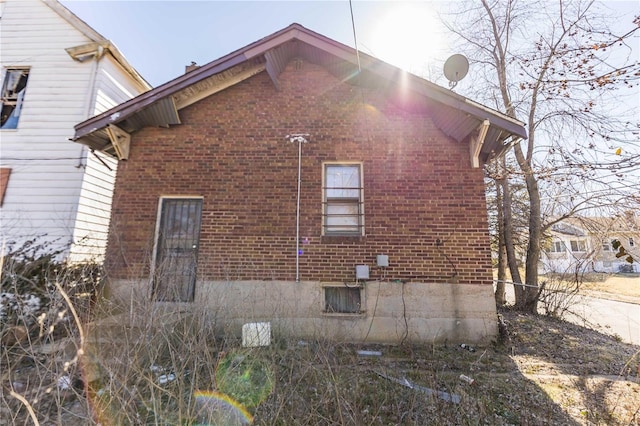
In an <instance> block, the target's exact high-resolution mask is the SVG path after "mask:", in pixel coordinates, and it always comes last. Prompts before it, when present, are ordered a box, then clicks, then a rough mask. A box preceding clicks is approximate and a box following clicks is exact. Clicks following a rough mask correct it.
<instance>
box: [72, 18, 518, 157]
mask: <svg viewBox="0 0 640 426" xmlns="http://www.w3.org/2000/svg"><path fill="white" fill-rule="evenodd" d="M292 41H297V42H301V43H302V44H303V45H305V46H311V47H312V48H316V49H319V50H317V51H320V52H323V53H326V54H328V55H330V56H331V57H334V58H338V59H339V60H340V61H344V62H345V63H348V64H350V65H349V70H348V71H350V70H351V69H353V70H355V72H353V73H351V74H350V75H351V76H353V75H357V76H358V78H350V79H345V81H349V82H350V83H351V84H358V82H362V81H365V80H364V79H362V78H360V77H362V76H363V74H364V73H367V75H370V76H371V75H373V76H375V77H376V78H382V79H384V80H387V81H403V82H404V83H403V84H406V85H407V87H408V88H409V89H410V90H411V91H412V92H415V93H417V94H420V95H422V96H424V97H425V98H427V99H428V100H429V102H430V103H432V104H437V105H438V108H435V109H434V110H442V111H444V113H442V114H440V115H438V114H436V115H435V117H434V122H435V124H436V126H438V127H439V128H440V129H441V130H442V131H443V132H444V133H445V134H447V135H448V136H449V137H452V138H454V139H455V140H457V141H458V142H469V143H471V140H472V139H473V138H475V137H476V136H477V134H478V132H479V131H480V130H479V129H482V128H483V125H484V124H485V123H486V122H487V121H488V122H489V124H488V126H486V128H485V129H484V132H485V134H484V135H483V138H482V143H481V144H480V146H479V147H476V149H478V158H479V159H480V160H481V161H482V162H485V161H487V160H488V159H489V158H491V157H494V156H498V155H502V153H503V152H504V151H505V150H506V149H507V148H508V147H509V144H508V143H506V141H507V140H511V141H513V140H514V139H526V138H527V135H526V131H525V128H524V123H522V122H520V121H518V120H516V119H513V118H511V117H508V116H507V115H504V114H502V113H499V112H497V111H494V110H491V109H489V108H487V107H484V106H483V105H481V104H478V103H476V102H473V101H471V100H469V99H467V98H465V97H463V96H461V95H458V94H456V93H454V92H452V91H450V90H448V89H445V88H443V87H441V86H438V85H436V84H434V83H431V82H429V81H426V80H424V79H422V78H420V77H417V76H414V75H411V74H408V73H405V72H404V71H402V70H400V69H399V68H397V67H394V66H392V65H390V64H387V63H385V62H382V61H380V60H377V59H375V58H373V57H371V56H369V55H366V54H363V53H360V54H359V58H358V56H356V52H355V50H354V49H352V48H350V47H347V46H345V45H343V44H341V43H338V42H336V41H334V40H331V39H329V38H327V37H324V36H322V35H320V34H317V33H315V32H313V31H311V30H308V29H306V28H304V27H302V26H300V25H299V24H292V25H290V26H289V27H287V28H285V29H283V30H281V31H279V32H276V33H274V34H272V35H271V36H268V37H265V38H263V39H261V40H258V41H256V42H254V43H252V44H250V45H248V46H246V47H244V48H242V49H239V50H237V51H235V52H232V53H230V54H228V55H226V56H224V57H222V58H220V59H218V60H215V61H213V62H210V63H209V64H207V65H204V66H202V67H200V68H198V69H196V70H194V71H191V72H188V73H186V74H184V75H182V76H179V77H177V78H176V79H174V80H171V81H169V82H167V83H165V84H163V85H161V86H158V87H157V88H155V89H153V90H151V91H149V92H146V93H143V94H142V95H139V96H137V97H136V98H133V99H131V100H129V101H127V102H124V103H123V104H120V105H118V106H116V107H114V108H112V109H110V110H108V111H106V112H104V113H102V114H100V115H97V116H95V117H93V118H90V119H88V120H85V121H84V122H82V123H79V124H78V125H76V126H75V129H76V132H75V136H74V138H73V140H75V141H76V142H79V143H83V144H85V145H87V146H89V147H92V149H95V148H98V149H100V148H99V147H100V146H102V147H103V148H102V150H103V151H105V152H107V153H114V150H113V147H112V146H110V144H109V142H108V140H107V139H106V137H107V133H106V132H104V131H103V129H105V128H107V127H108V126H109V125H118V126H120V125H123V126H122V127H123V129H124V130H125V131H129V132H133V131H136V130H138V129H140V128H141V127H144V126H148V125H156V126H164V127H168V126H170V125H173V124H179V123H180V117H179V114H178V110H179V109H181V108H183V107H184V106H187V105H189V104H190V103H192V102H191V101H188V102H184V101H183V100H182V101H181V100H180V98H181V97H182V98H184V96H182V95H184V93H186V92H189V91H190V89H189V88H190V87H191V86H194V85H198V84H200V85H201V86H202V85H203V81H206V80H207V79H211V78H213V77H214V76H216V75H218V74H220V73H224V72H228V71H229V70H231V69H233V68H234V67H235V68H238V69H239V68H240V67H242V66H243V64H246V63H249V64H250V66H249V67H246V66H245V68H248V69H249V70H253V71H246V72H245V73H244V74H243V75H247V76H249V75H253V74H255V73H257V72H261V71H263V70H266V71H267V73H268V74H269V76H270V77H271V79H272V80H273V82H274V85H275V87H276V89H278V87H279V86H278V84H279V83H278V81H277V78H278V75H279V74H280V72H282V70H283V68H284V65H285V64H286V62H287V60H288V59H290V57H288V56H285V57H284V58H279V59H278V55H279V54H280V53H281V52H278V50H277V49H279V48H280V47H281V46H283V45H284V44H285V43H289V42H292ZM290 55H291V54H290ZM358 59H359V60H358ZM358 65H359V66H360V68H361V69H362V70H363V71H362V72H360V71H359V70H358ZM399 74H406V75H403V76H400V75H399ZM400 77H402V78H400ZM231 80H233V79H231ZM225 87H228V86H225ZM214 92H215V91H213V90H211V91H210V92H209V93H214ZM207 96H208V95H207ZM176 98H177V99H178V102H176V101H175V99H176ZM196 99H197V97H196ZM145 117H146V118H145ZM93 147H95V148H93Z"/></svg>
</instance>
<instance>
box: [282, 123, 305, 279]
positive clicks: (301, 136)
mask: <svg viewBox="0 0 640 426" xmlns="http://www.w3.org/2000/svg"><path fill="white" fill-rule="evenodd" d="M308 137H309V134H307V133H295V134H291V135H287V136H286V138H287V139H289V142H291V143H296V142H297V143H298V196H297V201H296V282H297V283H299V282H300V183H301V182H302V144H303V143H307V142H309V141H308V140H307V138H308Z"/></svg>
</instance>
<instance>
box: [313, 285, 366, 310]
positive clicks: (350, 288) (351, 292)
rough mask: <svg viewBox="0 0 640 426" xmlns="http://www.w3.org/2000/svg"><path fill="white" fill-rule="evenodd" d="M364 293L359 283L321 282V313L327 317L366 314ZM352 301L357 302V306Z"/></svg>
mask: <svg viewBox="0 0 640 426" xmlns="http://www.w3.org/2000/svg"><path fill="white" fill-rule="evenodd" d="M340 293H342V294H340ZM365 293H366V292H365V288H364V286H363V285H360V284H345V283H322V314H323V315H325V316H329V317H362V316H364V315H366V309H365V307H366V301H365ZM356 294H357V297H355V295H356ZM353 303H357V306H354V305H353Z"/></svg>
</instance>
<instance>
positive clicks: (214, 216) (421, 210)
mask: <svg viewBox="0 0 640 426" xmlns="http://www.w3.org/2000/svg"><path fill="white" fill-rule="evenodd" d="M280 88H281V90H280V91H276V89H275V87H274V85H273V83H272V82H271V81H270V79H269V77H268V75H267V74H266V73H261V74H259V75H257V76H255V77H253V78H251V79H249V80H247V81H245V82H242V83H240V84H238V85H236V86H234V87H232V88H229V89H227V90H225V91H223V92H221V93H218V94H216V95H214V96H210V97H208V98H206V99H204V100H202V101H200V102H198V103H196V104H194V105H191V106H189V107H187V108H185V109H183V110H182V111H181V112H180V115H181V120H182V123H183V124H182V125H178V126H174V127H171V128H170V129H161V128H157V129H156V128H147V129H144V130H142V131H140V132H138V133H136V134H134V135H133V139H132V144H131V153H130V159H129V161H127V162H121V163H120V165H119V168H118V176H117V184H116V192H115V196H114V204H113V213H112V214H113V217H112V233H111V236H110V240H109V248H108V255H107V256H108V260H107V261H108V266H109V269H110V273H111V276H113V277H115V278H132V277H143V276H146V275H147V274H148V272H149V263H150V258H151V256H150V253H151V250H152V249H151V247H152V246H153V239H154V232H155V226H156V219H157V210H158V199H159V197H160V196H162V195H194V196H203V197H204V202H203V217H202V231H201V239H200V253H199V266H198V276H199V278H200V279H232V280H236V279H243V280H244V279H266V280H272V279H274V280H294V279H295V271H296V268H295V258H296V250H295V247H296V242H295V235H296V227H295V224H296V193H297V174H298V146H297V144H294V143H290V142H288V141H287V140H286V139H285V136H286V135H287V134H291V133H309V134H310V135H311V136H310V137H309V143H307V144H304V145H303V147H302V184H301V202H300V207H301V215H300V237H301V240H305V241H308V243H304V244H301V248H302V249H303V251H304V253H303V254H302V255H301V257H300V279H301V280H302V281H314V280H319V281H351V280H353V279H354V278H355V265H356V264H368V265H370V266H371V277H372V278H377V277H379V276H380V274H379V273H380V271H378V270H377V269H376V268H375V259H376V255H377V254H387V255H389V268H388V269H387V271H386V278H387V279H403V280H405V279H406V280H411V281H418V282H419V281H428V282H449V281H452V280H454V279H452V277H453V276H454V275H456V279H457V280H458V281H459V282H464V283H485V284H488V283H490V280H491V270H490V252H489V239H488V232H487V223H486V206H485V198H484V185H483V176H482V169H472V168H471V166H470V161H469V149H468V146H467V145H466V144H461V143H457V142H455V141H454V140H452V139H449V138H447V137H446V136H445V135H444V134H443V133H441V132H440V131H439V130H438V129H437V128H435V126H434V125H433V123H432V122H431V120H430V119H429V116H428V113H426V112H425V111H422V112H420V111H417V110H414V111H406V110H403V109H401V108H399V107H398V106H397V104H396V103H394V102H392V101H391V100H390V99H389V98H388V96H386V95H385V93H386V91H385V89H384V88H380V89H378V90H374V89H360V88H358V87H354V86H351V85H348V84H346V83H343V82H341V81H340V80H338V79H336V78H334V77H333V76H332V75H331V74H329V73H328V72H327V71H326V70H325V69H324V68H322V67H319V66H316V65H313V64H310V63H307V62H305V63H303V65H302V67H301V68H300V69H296V67H294V66H293V64H290V65H289V67H287V69H286V70H285V71H284V72H283V73H282V74H281V75H280ZM332 160H335V161H361V162H363V176H364V201H365V232H366V236H364V237H361V238H354V237H352V238H347V237H321V226H322V217H321V209H322V182H321V179H322V178H321V176H322V162H323V161H332ZM437 241H440V242H441V243H442V244H441V245H439V244H438V243H437Z"/></svg>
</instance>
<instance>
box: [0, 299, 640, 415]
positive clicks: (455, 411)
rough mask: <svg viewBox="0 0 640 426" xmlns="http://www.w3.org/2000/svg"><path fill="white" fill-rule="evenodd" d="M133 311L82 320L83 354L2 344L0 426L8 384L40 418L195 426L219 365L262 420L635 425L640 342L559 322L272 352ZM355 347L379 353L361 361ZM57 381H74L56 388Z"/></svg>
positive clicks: (194, 321)
mask: <svg viewBox="0 0 640 426" xmlns="http://www.w3.org/2000/svg"><path fill="white" fill-rule="evenodd" d="M134 311H135V313H136V315H135V316H134V317H133V318H132V317H130V316H129V315H126V314H119V315H115V316H110V317H108V318H107V319H103V320H101V321H99V322H94V323H92V325H91V326H85V327H84V328H85V330H86V331H87V335H88V337H87V339H88V340H87V344H86V346H85V348H84V349H85V353H84V354H82V353H80V354H79V357H78V360H77V361H76V360H74V358H75V357H76V356H77V355H78V352H77V349H78V347H77V346H76V345H77V339H69V338H64V339H62V338H61V339H60V340H58V341H53V342H51V341H50V342H47V343H45V342H31V343H28V342H23V343H22V344H18V345H15V346H13V347H11V348H7V347H4V348H3V349H2V359H1V365H0V371H2V382H1V389H2V390H0V424H3V425H5V424H6V425H11V424H16V425H22V424H29V423H30V419H29V413H28V411H27V408H26V407H27V404H24V403H23V402H21V401H20V400H18V399H16V398H14V397H12V396H11V394H10V393H9V392H10V391H15V392H17V393H18V394H19V395H22V396H24V398H25V401H26V402H27V403H28V404H29V405H30V406H31V407H33V409H34V414H35V416H36V418H37V419H38V420H39V422H40V424H43V425H44V424H47V425H49V424H64V425H70V426H74V425H87V424H89V425H90V424H97V423H98V422H99V423H100V424H102V425H108V424H112V425H120V424H140V425H142V424H161V425H195V424H200V423H202V422H204V420H206V418H207V417H206V416H205V415H204V414H203V412H202V405H198V402H197V400H196V398H194V394H195V393H196V392H197V391H214V390H218V391H222V390H223V389H221V387H222V386H221V380H222V379H221V376H220V371H219V369H218V366H219V364H220V362H221V360H231V363H232V364H233V363H236V364H237V368H238V371H239V372H240V373H241V374H239V375H238V376H237V379H238V380H240V381H236V382H234V383H235V386H226V387H224V390H225V391H226V392H227V393H230V394H232V396H233V397H234V398H235V399H237V400H241V401H243V402H245V404H246V405H247V409H248V411H249V412H250V413H251V414H252V415H254V424H259V425H289V424H305V425H332V424H335V425H343V424H346V425H360V424H371V425H377V424H380V425H383V424H384V425H388V424H408V425H423V424H441V425H477V424H492V425H494V424H495V425H507V424H528V425H544V424H550V425H556V424H563V425H577V424H590V425H591V424H596V425H600V424H601V425H605V424H606V425H637V424H640V413H639V412H638V407H640V384H639V378H638V377H637V374H638V372H637V365H638V364H640V358H639V354H638V351H639V349H640V348H639V347H638V346H633V345H628V344H624V343H621V342H619V341H616V340H615V339H614V338H612V337H610V336H606V335H603V334H600V333H597V332H595V331H592V330H588V329H585V328H582V327H579V326H575V325H572V324H568V323H565V322H562V321H559V320H552V319H549V318H544V317H530V316H523V315H520V314H517V313H513V312H504V315H505V319H506V322H507V324H508V330H509V338H508V340H507V341H506V342H504V344H495V345H493V346H490V347H486V348H476V350H475V351H474V352H471V351H468V350H465V349H462V348H461V347H460V346H459V344H460V343H461V342H451V343H450V344H448V345H420V346H409V345H406V346H380V345H359V344H341V343H336V342H330V341H324V340H322V339H315V340H309V341H305V342H300V341H298V340H287V339H284V338H282V337H279V336H275V337H274V340H273V343H272V344H271V345H270V346H269V347H263V348H242V346H241V344H240V343H241V342H240V341H239V340H238V339H237V338H235V337H234V336H215V335H214V333H213V329H214V327H213V325H214V324H215V322H216V321H220V320H221V319H219V318H215V317H213V316H211V314H210V313H207V312H206V310H199V309H198V308H197V307H195V306H194V307H193V309H192V310H191V311H166V310H162V309H158V308H157V307H155V306H153V305H152V304H147V305H140V306H138V307H136V308H135V310H134ZM69 326H70V327H71V326H72V324H70V325H69ZM70 334H71V335H72V336H73V335H77V333H73V332H72V333H70ZM361 349H367V350H375V351H380V352H381V353H382V356H361V355H359V354H358V350H361ZM229 357H231V358H229ZM461 374H464V375H467V376H470V377H472V378H473V379H474V380H475V382H474V383H473V384H472V385H470V384H468V383H466V382H464V381H461V380H460V379H459V376H460V375H461ZM63 376H69V377H70V382H71V384H72V385H75V386H71V387H69V388H67V389H64V388H62V387H60V386H59V379H60V377H63ZM162 377H164V378H165V379H167V378H170V380H163V379H162ZM388 378H398V379H402V378H406V379H408V380H409V381H410V382H411V383H413V384H415V385H417V387H415V388H414V389H410V388H409V387H407V386H403V385H402V384H399V383H397V382H394V381H392V380H389V379H388ZM265 388H266V389H267V391H266V392H263V391H264V390H265ZM252 389H255V392H253V391H252ZM428 390H432V391H434V392H446V393H448V394H449V395H457V396H459V397H460V403H452V402H450V401H446V400H443V399H442V398H439V397H438V396H437V395H430V394H428V392H429V391H428ZM259 391H260V392H263V393H262V394H260V392H259ZM425 392H427V393H425ZM256 395H257V396H256ZM199 411H200V413H199ZM203 416H204V417H203ZM209 421H210V424H225V422H219V421H214V420H211V417H209ZM236 424H240V423H236Z"/></svg>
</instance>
